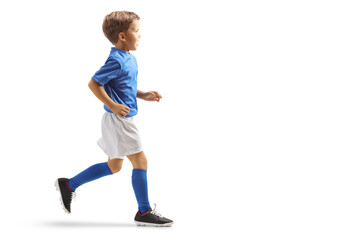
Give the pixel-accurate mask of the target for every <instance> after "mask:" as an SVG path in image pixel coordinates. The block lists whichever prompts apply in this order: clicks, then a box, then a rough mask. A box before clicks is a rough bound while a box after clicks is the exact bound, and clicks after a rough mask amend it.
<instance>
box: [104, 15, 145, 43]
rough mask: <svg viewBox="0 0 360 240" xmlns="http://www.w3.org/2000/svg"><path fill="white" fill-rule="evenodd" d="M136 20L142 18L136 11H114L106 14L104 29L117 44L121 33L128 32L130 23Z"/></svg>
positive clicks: (110, 39) (111, 40)
mask: <svg viewBox="0 0 360 240" xmlns="http://www.w3.org/2000/svg"><path fill="white" fill-rule="evenodd" d="M135 20H140V17H139V16H138V15H137V14H136V13H133V12H128V11H116V12H112V13H110V14H108V15H106V16H105V18H104V22H103V25H102V29H103V32H104V34H105V36H106V38H107V39H109V41H110V42H111V43H112V44H114V45H115V44H116V43H117V41H118V40H119V33H120V32H124V33H126V32H127V30H129V27H130V24H131V23H132V22H133V21H135Z"/></svg>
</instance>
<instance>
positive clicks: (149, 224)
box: [134, 221, 174, 227]
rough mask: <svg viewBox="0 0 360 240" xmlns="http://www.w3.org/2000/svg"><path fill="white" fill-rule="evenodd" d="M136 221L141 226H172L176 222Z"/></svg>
mask: <svg viewBox="0 0 360 240" xmlns="http://www.w3.org/2000/svg"><path fill="white" fill-rule="evenodd" d="M134 222H135V223H136V225H137V226H139V227H171V225H173V224H174V222H170V223H164V224H156V223H147V222H138V221H134Z"/></svg>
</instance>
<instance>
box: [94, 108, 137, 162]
mask: <svg viewBox="0 0 360 240" xmlns="http://www.w3.org/2000/svg"><path fill="white" fill-rule="evenodd" d="M101 132H102V137H101V138H100V139H99V140H98V142H97V143H98V145H99V146H100V148H101V149H102V150H103V151H104V152H105V153H106V154H107V155H108V156H109V158H110V159H114V158H121V159H124V158H125V156H127V155H131V154H135V153H139V152H141V151H143V147H142V144H141V139H140V135H139V132H138V130H137V128H136V126H135V123H134V117H123V118H121V117H119V116H118V115H116V114H115V113H109V112H105V113H104V116H103V118H102V122H101Z"/></svg>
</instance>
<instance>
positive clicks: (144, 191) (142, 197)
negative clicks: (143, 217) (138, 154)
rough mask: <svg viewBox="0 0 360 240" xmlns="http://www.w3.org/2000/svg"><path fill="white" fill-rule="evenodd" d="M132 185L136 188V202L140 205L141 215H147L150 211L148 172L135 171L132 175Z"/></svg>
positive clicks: (142, 170)
mask: <svg viewBox="0 0 360 240" xmlns="http://www.w3.org/2000/svg"><path fill="white" fill-rule="evenodd" d="M132 185H133V188H134V192H135V196H136V200H137V202H138V205H139V211H140V213H141V214H144V213H146V212H147V211H149V209H150V204H149V199H148V188H147V176H146V170H144V169H134V170H133V173H132Z"/></svg>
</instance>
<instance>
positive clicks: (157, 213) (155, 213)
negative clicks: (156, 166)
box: [151, 203, 163, 217]
mask: <svg viewBox="0 0 360 240" xmlns="http://www.w3.org/2000/svg"><path fill="white" fill-rule="evenodd" d="M154 206H155V207H154V209H153V210H151V213H152V214H154V215H156V216H159V217H163V216H162V215H161V214H160V213H159V212H157V211H156V203H154Z"/></svg>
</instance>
